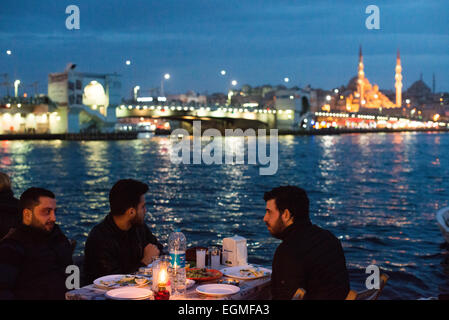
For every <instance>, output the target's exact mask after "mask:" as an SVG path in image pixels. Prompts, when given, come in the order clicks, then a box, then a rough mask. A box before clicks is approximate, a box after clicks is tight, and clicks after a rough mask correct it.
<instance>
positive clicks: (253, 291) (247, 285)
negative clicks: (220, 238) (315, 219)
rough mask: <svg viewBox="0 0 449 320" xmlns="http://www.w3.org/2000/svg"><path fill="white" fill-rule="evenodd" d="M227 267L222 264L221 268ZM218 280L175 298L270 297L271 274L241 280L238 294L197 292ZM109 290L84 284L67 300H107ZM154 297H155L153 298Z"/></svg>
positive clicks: (67, 294) (188, 290)
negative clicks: (203, 293)
mask: <svg viewBox="0 0 449 320" xmlns="http://www.w3.org/2000/svg"><path fill="white" fill-rule="evenodd" d="M223 268H225V266H222V267H220V268H219V270H221V269H223ZM225 278H226V279H229V278H228V277H225V276H223V277H222V278H221V279H225ZM217 281H218V280H215V281H207V282H201V283H198V282H196V283H195V285H193V286H192V287H191V288H189V289H187V290H186V294H185V295H183V296H182V297H179V298H175V299H180V300H265V299H270V297H271V293H270V284H271V276H266V277H263V278H258V279H254V280H239V281H240V285H239V288H240V291H239V292H238V293H236V294H233V295H230V296H224V297H212V296H206V295H202V294H199V293H198V292H196V288H197V287H198V286H199V285H203V284H209V283H217ZM142 288H147V289H150V290H151V286H143V287H142ZM106 291H107V290H103V289H99V288H97V287H95V286H94V285H93V284H90V285H87V286H84V287H82V288H79V289H76V290H71V291H68V292H67V293H66V295H65V297H66V300H106V299H107V298H106V296H105V293H106ZM151 299H153V298H151Z"/></svg>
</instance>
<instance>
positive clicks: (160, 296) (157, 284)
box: [152, 257, 171, 300]
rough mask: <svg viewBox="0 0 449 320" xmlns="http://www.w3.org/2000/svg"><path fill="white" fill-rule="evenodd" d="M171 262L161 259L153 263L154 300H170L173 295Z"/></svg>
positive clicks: (164, 258)
mask: <svg viewBox="0 0 449 320" xmlns="http://www.w3.org/2000/svg"><path fill="white" fill-rule="evenodd" d="M169 264H170V262H169V260H168V259H167V257H160V258H159V259H158V260H156V261H154V262H153V288H152V289H153V291H154V292H155V295H154V300H169V299H170V293H171V283H170V277H169V275H168V267H169Z"/></svg>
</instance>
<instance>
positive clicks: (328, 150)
mask: <svg viewBox="0 0 449 320" xmlns="http://www.w3.org/2000/svg"><path fill="white" fill-rule="evenodd" d="M232 139H233V140H232ZM231 140H232V142H231ZM220 141H221V140H220ZM230 142H231V143H229V144H227V147H228V148H230V150H232V151H234V152H237V153H238V152H243V153H244V154H245V160H247V157H246V155H247V146H246V144H245V145H244V148H242V147H243V145H242V143H241V141H240V140H238V139H235V138H231V139H230ZM207 143H208V141H202V146H203V147H204V145H205V144H207ZM448 147H449V135H445V134H425V133H419V134H416V133H395V134H364V135H356V134H355V135H341V136H310V137H295V136H284V137H280V138H279V170H278V172H277V174H276V175H274V176H260V175H259V166H258V165H248V164H241V165H230V164H228V165H226V164H223V165H204V164H199V165H184V164H173V163H171V161H170V154H171V152H172V144H171V142H170V140H169V138H168V137H155V138H152V139H151V140H135V141H110V142H105V141H91V142H68V141H33V142H23V141H2V142H0V169H1V170H3V171H5V172H7V173H8V174H11V175H12V177H13V184H14V189H15V191H16V195H17V196H18V195H19V194H20V193H21V192H23V191H24V190H25V189H26V188H28V187H31V186H43V187H46V188H49V189H50V190H52V191H54V192H55V193H56V195H57V200H58V205H59V211H58V217H57V218H58V220H59V222H60V223H61V224H62V227H63V229H64V231H65V232H66V233H67V235H68V236H69V237H71V238H75V239H76V240H78V243H79V246H78V248H77V252H78V253H81V252H82V249H83V245H84V241H85V239H86V236H87V234H88V232H89V230H90V229H91V228H92V227H93V226H94V225H95V224H96V223H98V222H99V221H101V219H103V217H104V215H105V214H106V213H107V212H108V210H109V206H108V192H109V189H110V188H111V186H112V184H113V183H114V182H115V181H117V180H118V179H122V178H134V179H138V180H141V181H144V182H146V183H148V184H149V187H150V192H149V195H148V197H147V202H148V205H147V208H148V211H149V212H148V214H147V222H148V224H149V226H150V227H151V228H152V230H153V231H154V233H155V234H156V235H157V236H158V237H159V238H160V239H161V240H162V241H163V242H165V241H166V240H167V237H168V234H169V233H170V232H171V231H172V230H173V229H174V228H181V229H182V230H183V231H184V232H185V233H186V235H187V238H188V241H189V244H190V245H198V244H200V245H209V244H211V241H212V242H214V243H216V244H219V243H221V240H222V238H224V237H228V236H233V235H234V234H239V235H242V236H244V237H246V238H248V243H249V248H248V251H249V254H250V261H252V262H255V263H264V264H270V262H271V258H272V255H273V253H274V250H275V248H276V246H277V245H278V244H279V241H278V240H276V239H274V238H272V237H271V236H270V235H269V233H268V231H267V230H266V227H265V225H264V223H263V222H262V218H263V215H264V205H265V203H264V201H263V199H262V197H263V193H264V192H265V191H267V190H270V189H271V188H273V187H275V186H278V185H281V184H284V185H285V184H294V185H298V186H302V187H303V188H305V189H306V190H307V191H308V194H309V197H310V200H311V213H312V220H313V222H314V223H316V224H318V225H320V226H322V227H324V228H327V229H329V230H331V231H332V232H333V233H334V234H335V235H336V236H337V237H339V238H340V239H341V241H342V245H343V248H344V250H345V253H346V259H347V265H348V267H349V268H350V272H351V280H352V285H353V286H354V288H355V289H361V286H362V285H363V283H364V279H365V274H364V268H366V266H367V265H369V264H371V263H376V264H378V265H380V266H381V267H383V268H384V269H385V270H386V271H387V273H389V274H390V276H391V278H390V281H389V284H388V286H387V288H386V290H385V297H387V298H418V297H420V296H431V295H433V296H435V295H437V294H438V292H439V291H440V290H443V289H444V288H445V287H449V281H448V275H447V274H446V273H444V272H445V270H446V272H447V267H445V265H441V262H442V261H443V260H444V259H445V258H446V257H447V251H446V250H445V249H440V246H439V245H440V243H442V241H443V239H442V236H441V234H440V232H439V230H438V228H437V226H436V223H435V212H436V211H437V210H438V209H439V208H442V207H444V206H448V188H449V180H448V179H447V177H448V176H449V154H448V153H447V151H446V150H448Z"/></svg>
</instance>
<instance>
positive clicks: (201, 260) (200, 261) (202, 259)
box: [196, 249, 206, 268]
mask: <svg viewBox="0 0 449 320" xmlns="http://www.w3.org/2000/svg"><path fill="white" fill-rule="evenodd" d="M205 266H206V249H196V267H197V268H204V267H205Z"/></svg>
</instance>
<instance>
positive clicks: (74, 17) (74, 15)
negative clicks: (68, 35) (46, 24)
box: [65, 4, 80, 30]
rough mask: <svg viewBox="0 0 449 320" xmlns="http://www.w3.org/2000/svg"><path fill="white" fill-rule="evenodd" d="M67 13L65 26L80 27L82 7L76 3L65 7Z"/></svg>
mask: <svg viewBox="0 0 449 320" xmlns="http://www.w3.org/2000/svg"><path fill="white" fill-rule="evenodd" d="M65 13H66V14H69V16H68V17H67V19H66V20H65V27H66V28H67V29H68V30H73V29H76V30H79V29H80V8H79V7H78V6H76V5H74V4H72V5H70V6H67V8H65Z"/></svg>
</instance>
